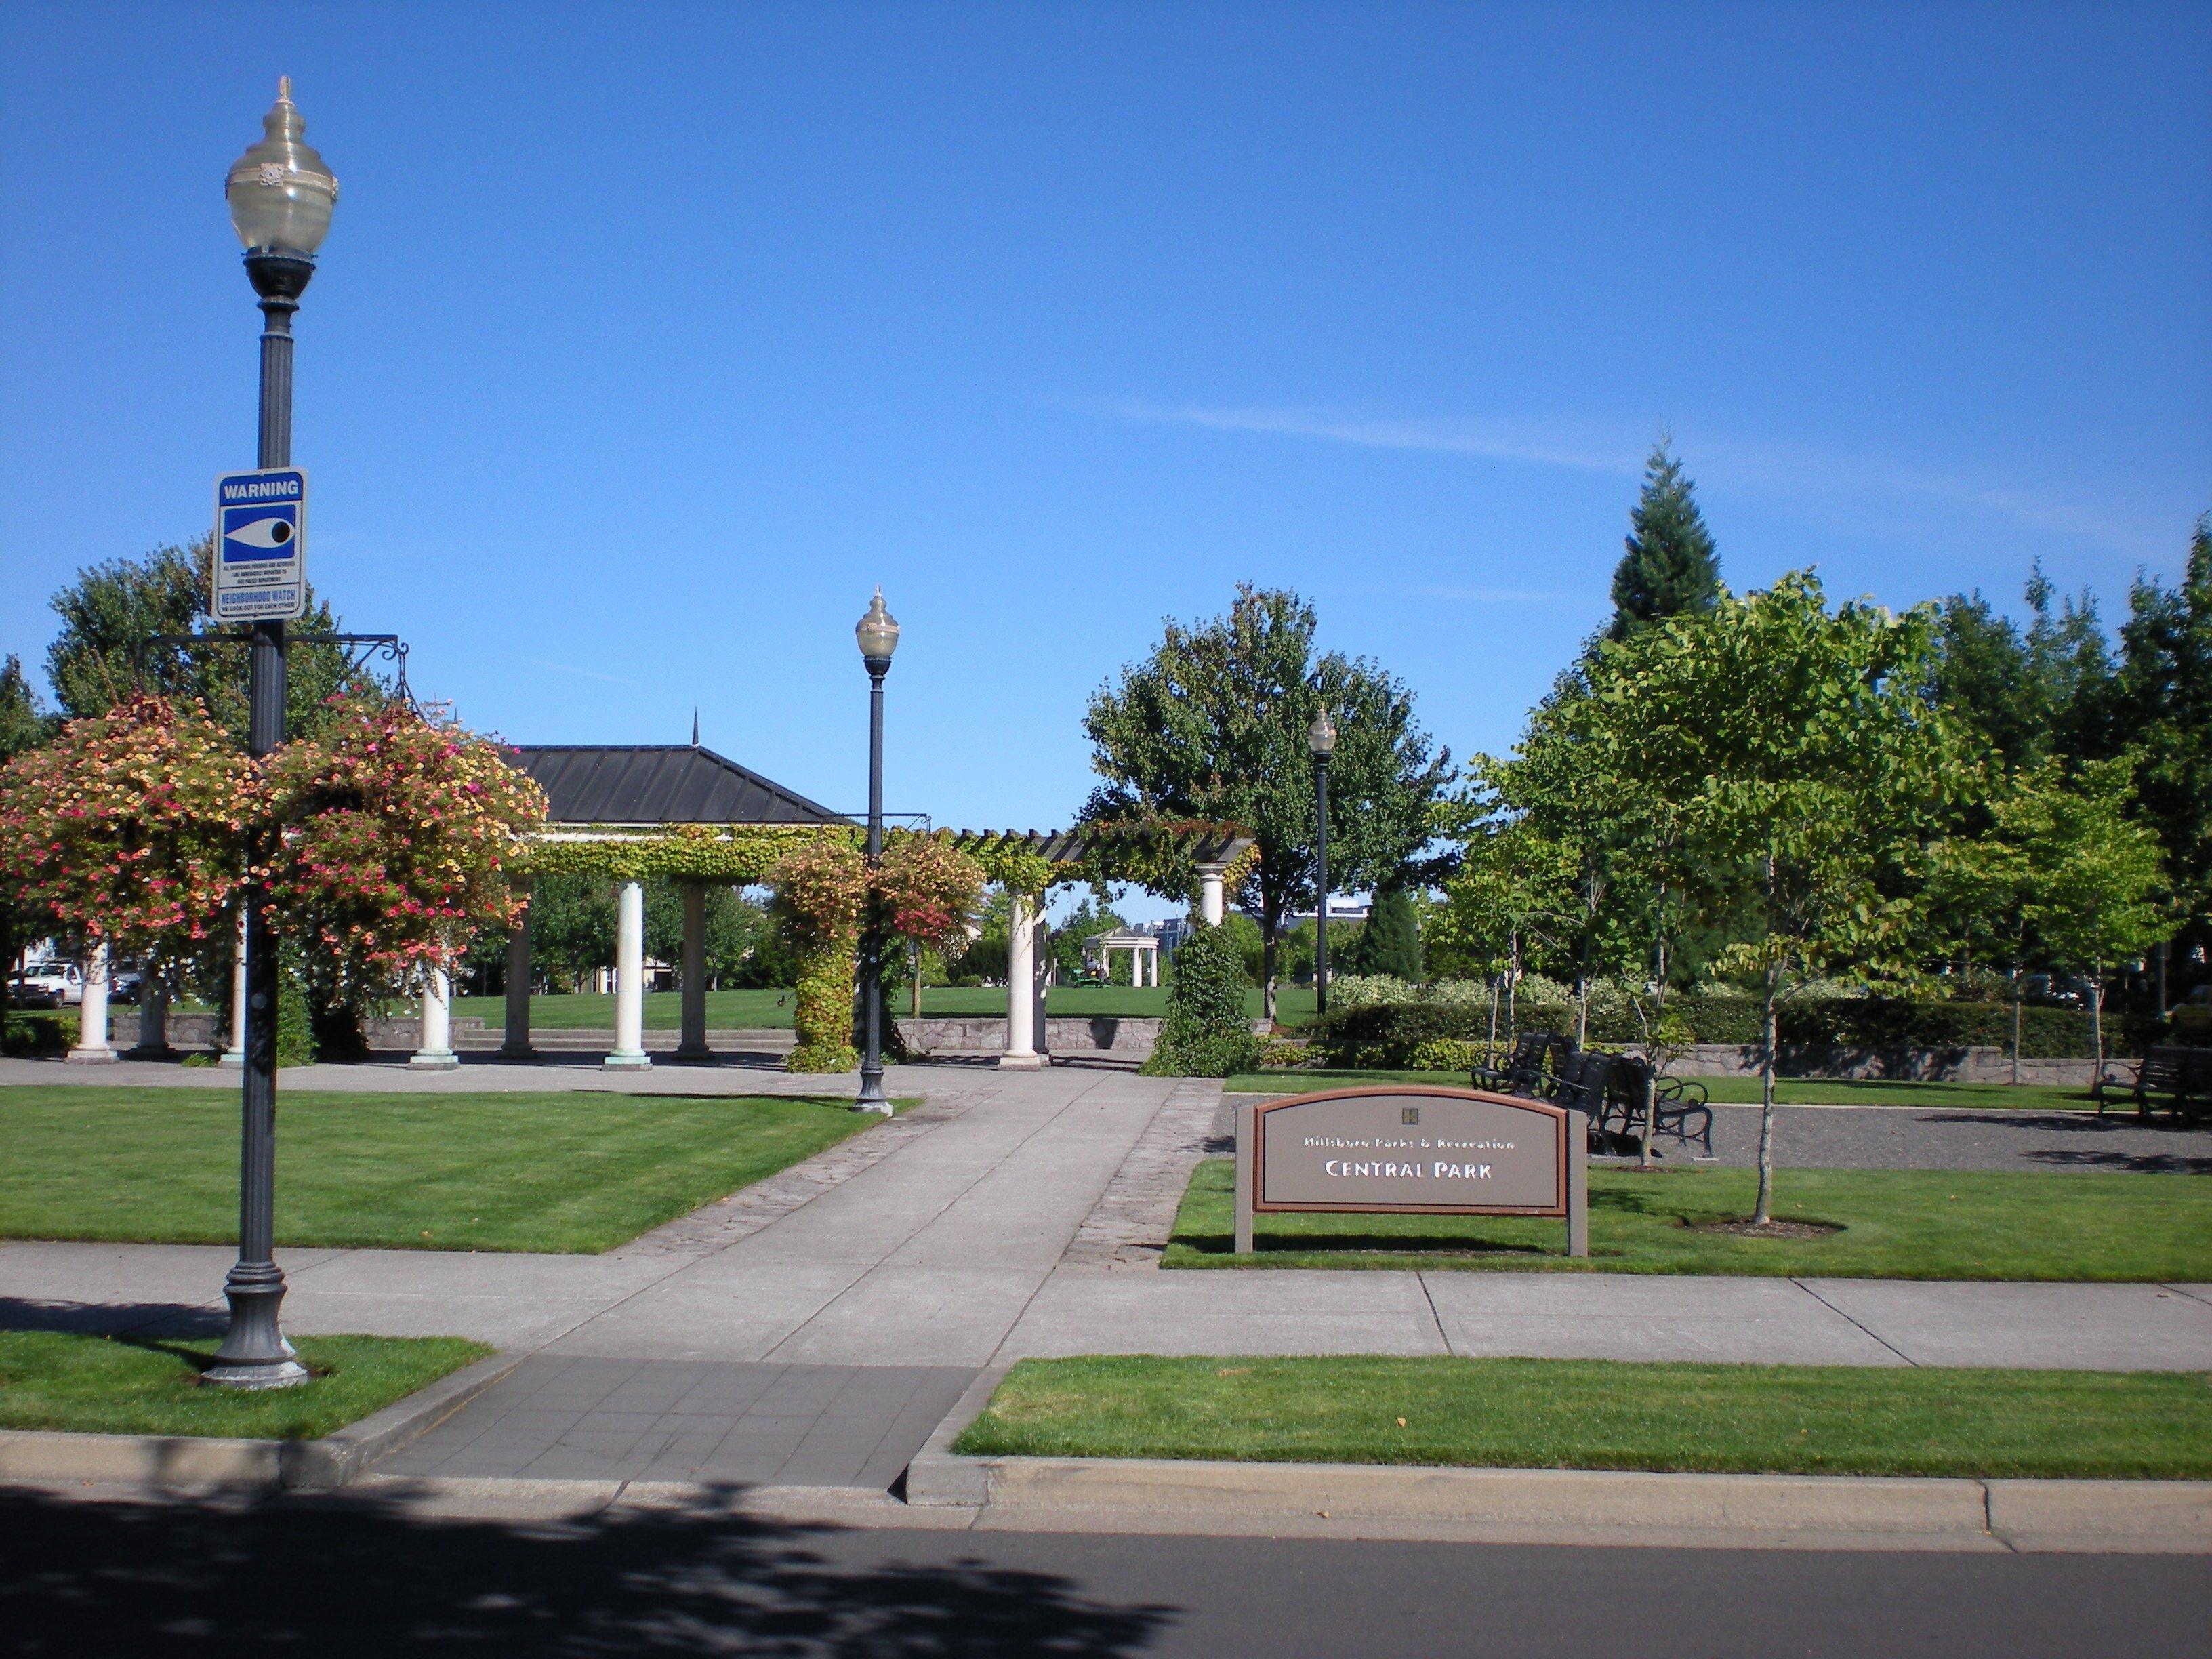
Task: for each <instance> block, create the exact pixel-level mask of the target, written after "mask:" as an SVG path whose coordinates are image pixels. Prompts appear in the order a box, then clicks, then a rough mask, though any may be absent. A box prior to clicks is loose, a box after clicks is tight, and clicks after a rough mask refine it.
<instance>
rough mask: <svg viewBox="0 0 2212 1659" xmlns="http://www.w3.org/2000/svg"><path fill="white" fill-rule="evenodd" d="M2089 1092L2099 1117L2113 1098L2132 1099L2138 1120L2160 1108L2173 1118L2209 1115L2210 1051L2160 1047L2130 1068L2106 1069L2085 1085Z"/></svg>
mask: <svg viewBox="0 0 2212 1659" xmlns="http://www.w3.org/2000/svg"><path fill="white" fill-rule="evenodd" d="M2089 1092H2090V1094H2091V1095H2092V1096H2093V1097H2094V1098H2095V1100H2096V1103H2097V1115H2098V1116H2100V1117H2102V1116H2103V1115H2105V1106H2106V1102H2107V1100H2108V1099H2109V1098H2110V1097H2112V1096H2114V1095H2125V1096H2130V1097H2133V1099H2134V1101H2135V1103H2136V1115H2137V1116H2138V1117H2148V1116H2149V1115H2151V1112H2152V1111H2153V1109H2154V1108H2155V1107H2157V1106H2158V1105H2160V1104H2163V1105H2164V1106H2165V1107H2166V1109H2167V1110H2169V1111H2171V1112H2172V1113H2173V1114H2174V1115H2175V1116H2177V1117H2186V1118H2192V1119H2193V1118H2196V1117H2198V1116H2201V1115H2206V1114H2208V1113H2212V1048H2181V1047H2179V1045H2175V1044H2160V1045H2158V1046H2157V1047H2154V1048H2151V1049H2150V1050H2148V1052H2147V1053H2146V1054H2144V1055H2143V1057H2142V1059H2141V1060H2138V1061H2136V1063H2135V1064H2134V1065H2133V1066H2128V1065H2125V1064H2122V1065H2119V1066H2108V1067H2106V1070H2105V1071H2104V1072H2103V1073H2101V1074H2100V1076H2099V1077H2098V1079H2097V1080H2096V1081H2095V1082H2094V1083H2093V1084H2092V1085H2089Z"/></svg>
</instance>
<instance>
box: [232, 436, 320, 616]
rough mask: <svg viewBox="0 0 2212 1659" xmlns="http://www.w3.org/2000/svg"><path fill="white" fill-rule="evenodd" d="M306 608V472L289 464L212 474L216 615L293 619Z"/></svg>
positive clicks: (302, 614)
mask: <svg viewBox="0 0 2212 1659" xmlns="http://www.w3.org/2000/svg"><path fill="white" fill-rule="evenodd" d="M208 614H209V615H210V616H212V617H214V618H215V619H216V621H217V622H292V621H294V620H295V619H297V618H298V617H302V616H305V615H306V614H307V473H306V472H305V471H302V470H301V468H299V467H296V466H278V467H269V468H265V469H264V470H263V471H258V472H228V473H225V474H224V475H223V476H222V477H220V478H217V479H216V481H215V592H214V593H213V595H212V596H211V602H210V605H209V606H208Z"/></svg>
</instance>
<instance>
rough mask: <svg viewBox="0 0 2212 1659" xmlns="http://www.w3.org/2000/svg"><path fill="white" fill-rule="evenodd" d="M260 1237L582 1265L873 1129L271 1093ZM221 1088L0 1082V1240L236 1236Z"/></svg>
mask: <svg viewBox="0 0 2212 1659" xmlns="http://www.w3.org/2000/svg"><path fill="white" fill-rule="evenodd" d="M281 1107H282V1109H281V1110H280V1112H279V1113H278V1117H277V1131H276V1239H277V1243H280V1244H284V1245H290V1246H295V1247H296V1246H301V1245H327V1246H331V1247H339V1248H343V1247H366V1248H379V1247H380V1248H388V1249H423V1250H433V1249H435V1250H543V1251H552V1252H556V1253H559V1254H570V1255H573V1254H583V1255H593V1254H597V1253H598V1252H599V1251H602V1250H608V1249H613V1248H614V1247H615V1246H616V1245H617V1244H621V1243H626V1242H627V1241H628V1240H629V1239H632V1238H635V1237H637V1236H638V1235H639V1234H640V1233H642V1232H647V1231H650V1230H651V1229H653V1228H654V1227H657V1226H659V1225H661V1224H662V1223H663V1222H665V1221H671V1220H673V1219H674V1218H676V1217H678V1216H680V1215H684V1214H688V1213H689V1212H691V1211H693V1210H696V1209H697V1208H698V1207H699V1206H701V1205H702V1204H707V1203H710V1202H712V1201H713V1200H715V1199H718V1198H722V1197H725V1196H726V1195H727V1194H730V1193H732V1192H735V1191H736V1190H737V1189H738V1188H740V1187H746V1186H750V1185H751V1184H752V1183H753V1182H757V1181H760V1180H763V1179H764V1178H766V1177H767V1176H771V1175H774V1174H775V1172H776V1171H777V1170H782V1169H785V1168H787V1167H788V1166H789V1165H791V1164H796V1163H799V1161H800V1160H801V1159H803V1158H811V1157H812V1156H813V1155H814V1154H815V1153H817V1152H820V1151H822V1150H823V1148H825V1147H828V1146H835V1145H836V1143H837V1142H839V1141H841V1140H842V1139H845V1138H846V1137H847V1136H848V1135H851V1134H854V1133H859V1132H860V1131H861V1130H863V1129H866V1128H867V1127H869V1126H871V1125H872V1124H875V1123H879V1122H881V1121H883V1120H882V1119H880V1118H878V1117H876V1116H874V1115H872V1114H867V1113H856V1112H852V1111H848V1110H847V1109H846V1103H845V1102H844V1101H842V1100H828V1101H824V1100H812V1099H799V1098H795V1097H789V1096H784V1097H766V1096H733V1095H721V1096H708V1095H662V1094H623V1093H618V1092H617V1091H611V1090H608V1091H594V1090H578V1091H568V1092H564V1093H543V1094H541V1093H514V1094H467V1095H463V1094H452V1095H435V1096H432V1095H404V1096H403V1095H390V1094H356V1093H337V1092H331V1091H308V1090H301V1091H285V1092H284V1094H283V1097H282V1101H281ZM238 1112H239V1108H238V1093H237V1087H236V1085H232V1086H231V1087H229V1088H228V1089H172V1088H161V1089H132V1088H107V1087H88V1086H71V1085H66V1084H60V1085H46V1084H37V1085H22V1086H18V1087H13V1088H4V1089H0V1237H6V1238H55V1239H102V1240H113V1241H118V1242H131V1243H179V1244H187V1243H189V1244H222V1243H231V1242H233V1241H234V1240H235V1239H236V1237H238Z"/></svg>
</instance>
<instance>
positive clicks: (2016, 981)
mask: <svg viewBox="0 0 2212 1659" xmlns="http://www.w3.org/2000/svg"><path fill="white" fill-rule="evenodd" d="M2012 1080H2013V1082H2014V1083H2015V1084H2018V1083H2019V1081H2020V975H2018V974H2015V975H2013V976H2012Z"/></svg>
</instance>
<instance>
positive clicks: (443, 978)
mask: <svg viewBox="0 0 2212 1659" xmlns="http://www.w3.org/2000/svg"><path fill="white" fill-rule="evenodd" d="M407 1063H408V1064H409V1065H410V1066H414V1067H415V1068H416V1070H418V1071H423V1072H450V1071H453V1069H454V1068H455V1067H457V1066H459V1065H460V1063H461V1062H460V1060H459V1058H458V1057H457V1056H456V1055H455V1054H454V1053H453V978H452V976H451V975H448V974H447V972H446V970H445V969H443V968H440V967H435V966H430V967H425V968H424V969H422V1025H421V1027H420V1029H419V1030H417V1031H416V1036H415V1052H414V1053H413V1054H410V1055H409V1056H408V1060H407Z"/></svg>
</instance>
